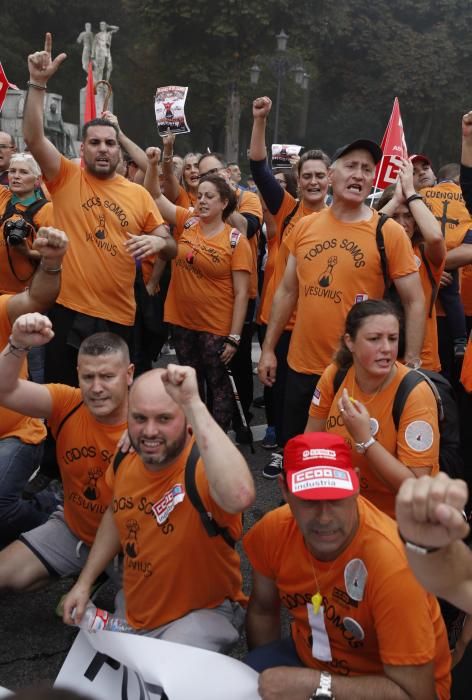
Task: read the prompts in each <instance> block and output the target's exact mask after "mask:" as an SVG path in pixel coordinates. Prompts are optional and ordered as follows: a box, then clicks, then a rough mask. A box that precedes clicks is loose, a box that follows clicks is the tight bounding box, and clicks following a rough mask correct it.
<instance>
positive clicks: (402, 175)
mask: <svg viewBox="0 0 472 700" xmlns="http://www.w3.org/2000/svg"><path fill="white" fill-rule="evenodd" d="M378 210H379V211H380V212H381V213H382V214H387V215H388V216H391V217H392V219H394V220H395V221H397V222H398V223H399V224H400V225H401V226H403V228H404V229H405V231H406V233H407V234H408V237H409V238H410V240H411V244H412V246H413V250H414V252H415V258H416V263H417V265H418V271H419V274H420V280H421V285H422V287H423V291H424V296H425V299H426V326H425V334H424V341H423V349H422V351H421V366H422V367H424V369H430V370H432V371H434V372H439V371H440V370H441V362H440V360H439V351H438V330H437V325H436V307H435V301H436V297H437V293H438V289H439V282H440V280H441V274H442V272H443V270H444V265H445V262H446V243H445V241H444V237H443V235H442V232H441V226H440V225H439V222H438V220H437V219H436V217H435V216H434V215H433V213H432V212H431V211H430V210H429V208H428V207H427V206H426V204H425V202H424V199H423V197H422V196H421V195H419V194H417V193H416V192H415V188H414V186H413V165H412V163H411V162H410V161H409V160H403V162H402V165H401V166H400V170H399V177H398V180H397V184H396V185H392V186H391V187H387V189H386V190H385V191H384V192H383V194H382V196H381V198H380V199H379V203H378Z"/></svg>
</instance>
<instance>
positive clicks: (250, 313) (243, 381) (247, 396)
mask: <svg viewBox="0 0 472 700" xmlns="http://www.w3.org/2000/svg"><path fill="white" fill-rule="evenodd" d="M255 304H256V300H255V299H249V303H248V307H247V312H246V320H245V322H244V326H243V329H242V331H241V340H240V342H239V348H238V350H237V352H236V354H235V356H234V357H233V359H232V360H231V362H230V368H231V372H232V373H233V378H234V383H235V384H236V389H237V391H238V396H239V400H240V401H241V406H242V409H243V412H244V415H245V416H246V420H247V422H248V423H249V421H248V417H249V409H250V407H251V404H252V400H253V398H254V383H253V374H252V336H253V333H254V324H253V318H254V308H255ZM233 424H234V425H235V427H237V426H240V425H241V416H240V415H239V412H238V410H237V409H236V408H235V409H234V412H233Z"/></svg>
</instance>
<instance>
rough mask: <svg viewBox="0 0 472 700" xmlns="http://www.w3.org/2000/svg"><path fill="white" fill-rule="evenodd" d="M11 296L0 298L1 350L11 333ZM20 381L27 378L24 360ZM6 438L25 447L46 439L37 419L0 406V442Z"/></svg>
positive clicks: (44, 431)
mask: <svg viewBox="0 0 472 700" xmlns="http://www.w3.org/2000/svg"><path fill="white" fill-rule="evenodd" d="M9 299H11V294H9V295H4V296H0V347H1V348H2V349H3V348H4V347H5V345H6V344H7V343H8V338H9V337H10V333H11V323H10V319H9V318H8V310H7V305H8V300H9ZM19 376H20V379H26V378H27V376H28V365H27V361H26V357H25V360H24V362H23V364H22V366H21V370H20V373H19ZM8 437H16V438H18V439H19V440H21V442H24V443H26V444H27V445H39V443H40V442H42V441H43V440H44V438H45V437H46V428H45V426H44V423H43V421H42V420H40V419H39V418H30V416H24V415H23V414H21V413H17V412H16V411H10V410H9V409H8V408H4V407H3V406H0V440H4V439H5V438H8Z"/></svg>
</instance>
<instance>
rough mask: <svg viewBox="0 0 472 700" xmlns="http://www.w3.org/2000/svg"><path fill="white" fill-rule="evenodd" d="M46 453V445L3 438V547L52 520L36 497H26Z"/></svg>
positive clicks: (0, 480) (0, 500)
mask: <svg viewBox="0 0 472 700" xmlns="http://www.w3.org/2000/svg"><path fill="white" fill-rule="evenodd" d="M42 452H43V445H42V444H40V445H27V444H26V443H24V442H22V441H21V440H20V439H19V438H16V437H7V438H4V439H3V440H0V547H5V546H6V545H7V544H9V543H10V542H13V540H15V539H16V538H17V537H18V535H20V534H21V533H22V532H26V531H27V530H32V529H33V528H34V527H36V526H37V525H42V524H43V523H44V522H46V520H47V519H48V514H47V513H45V512H41V510H39V507H38V504H37V502H36V501H35V500H31V501H27V500H25V499H23V498H22V494H23V488H24V486H25V484H26V482H27V481H28V479H29V477H30V476H31V474H32V473H33V472H34V470H35V469H36V468H37V467H38V465H39V462H40V460H41V455H42Z"/></svg>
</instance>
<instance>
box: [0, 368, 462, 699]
mask: <svg viewBox="0 0 472 700" xmlns="http://www.w3.org/2000/svg"><path fill="white" fill-rule="evenodd" d="M169 359H170V358H169ZM255 384H256V389H255V395H258V394H259V393H260V392H261V390H260V385H259V384H258V382H255ZM264 420H265V419H264V413H263V411H261V410H254V419H253V424H254V425H258V424H262V423H264ZM241 450H242V451H243V453H244V454H245V456H246V458H247V460H248V463H249V464H250V467H251V470H252V473H253V475H254V479H255V481H256V488H257V499H256V503H255V505H254V506H253V507H252V508H251V509H250V510H249V512H248V513H247V514H246V516H245V528H246V529H248V528H250V527H251V525H252V524H253V523H254V522H255V521H256V520H258V519H259V518H260V517H261V516H262V515H263V513H264V512H266V511H268V510H270V509H271V508H274V507H276V506H277V505H278V504H279V503H280V500H281V496H280V493H279V490H278V486H277V483H276V482H275V481H268V480H266V479H263V478H262V477H261V471H262V467H263V466H264V464H265V462H266V460H267V458H268V457H269V456H270V454H269V453H268V452H267V451H266V450H264V449H262V448H261V446H260V443H259V444H257V443H256V445H255V454H254V455H252V454H251V453H250V451H249V448H248V447H247V446H242V447H241ZM242 566H243V574H244V580H245V587H246V589H247V590H248V589H249V567H248V563H247V561H246V560H245V559H244V557H243V561H242ZM71 585H72V579H63V580H61V581H56V582H53V583H52V584H51V585H50V586H49V587H48V588H47V589H43V590H41V591H37V592H32V593H27V594H11V593H9V594H3V595H2V600H1V605H0V686H5V687H6V688H10V689H12V690H14V689H18V688H22V687H25V686H29V685H32V684H33V683H38V682H43V683H44V684H46V685H50V684H52V682H53V681H54V679H55V678H56V676H57V674H58V673H59V669H60V668H61V666H62V664H63V662H64V659H65V657H66V656H67V653H68V651H69V649H70V647H71V645H72V642H73V640H74V638H75V635H76V633H77V632H76V630H75V629H73V628H71V627H67V626H66V625H64V624H63V623H62V620H61V619H60V618H59V617H57V616H56V614H55V608H56V605H57V603H58V602H59V599H60V597H61V596H62V595H63V593H65V592H66V591H67V590H68V589H69V588H70V587H71ZM113 596H114V590H113V588H112V586H111V585H110V586H106V587H105V588H104V589H102V591H100V594H99V596H98V597H97V600H96V604H97V605H98V606H99V607H104V608H108V609H112V605H113ZM244 652H245V645H244V640H242V642H241V643H240V645H239V646H238V648H237V649H236V650H235V652H234V654H235V655H236V656H238V657H240V656H241V655H242V654H244ZM471 665H472V645H471V646H470V647H469V650H468V653H466V655H465V656H464V659H463V660H462V663H461V664H460V666H459V667H458V668H457V669H456V670H455V672H454V686H453V695H452V699H453V700H470V698H471V697H472V691H471V690H470V687H469V685H470V683H471V677H472V676H471V673H470V668H471Z"/></svg>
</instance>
